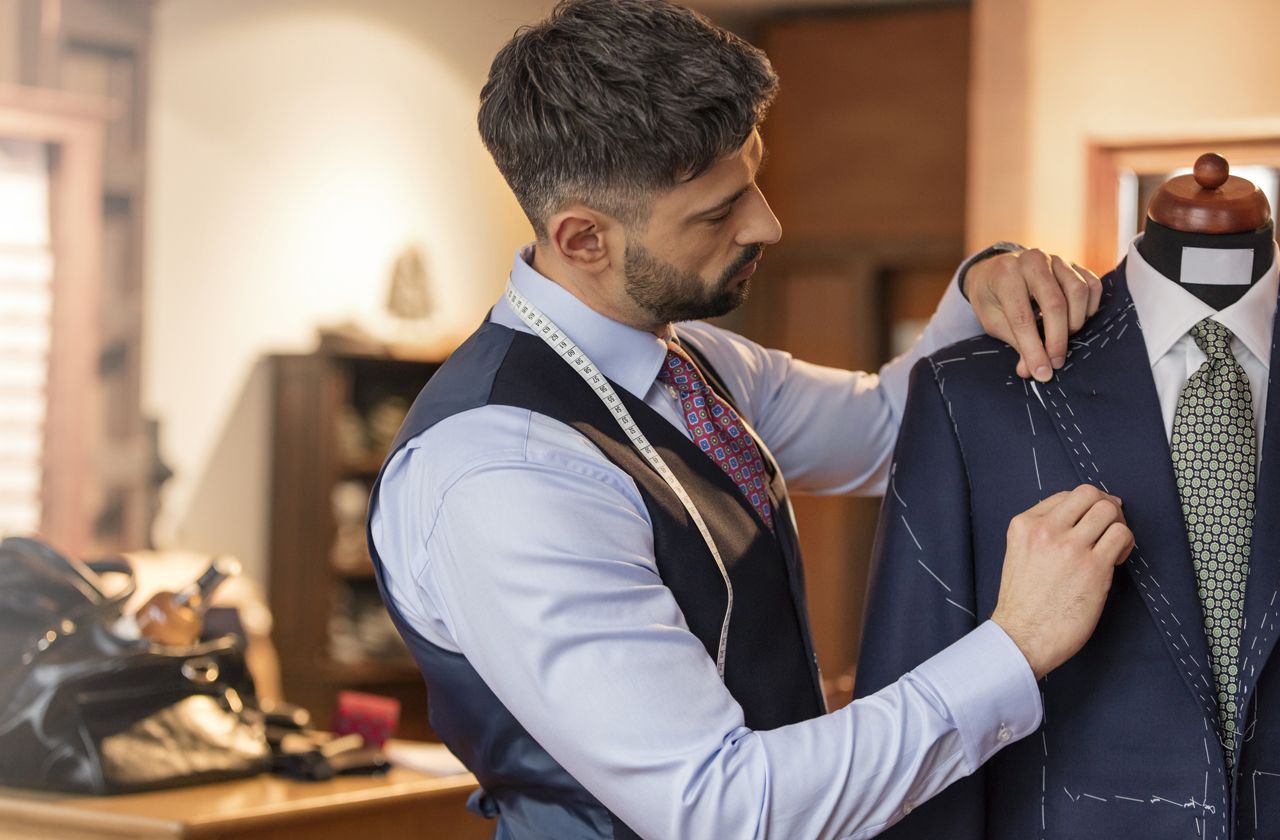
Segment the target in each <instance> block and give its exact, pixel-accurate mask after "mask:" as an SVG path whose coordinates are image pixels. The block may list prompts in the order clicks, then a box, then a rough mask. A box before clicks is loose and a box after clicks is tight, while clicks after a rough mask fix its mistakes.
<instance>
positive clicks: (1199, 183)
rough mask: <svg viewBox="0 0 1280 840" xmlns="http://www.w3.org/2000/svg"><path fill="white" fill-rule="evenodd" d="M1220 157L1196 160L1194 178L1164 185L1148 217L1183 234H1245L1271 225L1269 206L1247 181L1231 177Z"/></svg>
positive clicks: (1176, 179) (1188, 176) (1150, 208)
mask: <svg viewBox="0 0 1280 840" xmlns="http://www.w3.org/2000/svg"><path fill="white" fill-rule="evenodd" d="M1230 173H1231V168H1230V166H1228V164H1227V161H1226V159H1225V158H1223V157H1222V155H1216V154H1214V153H1212V152H1209V153H1207V154H1203V155H1201V156H1200V157H1199V158H1198V159H1197V160H1196V165H1195V174H1193V175H1180V176H1179V177H1177V178H1173V179H1171V180H1170V181H1168V182H1166V183H1165V185H1164V186H1162V187H1161V188H1160V190H1159V191H1158V192H1157V193H1156V194H1155V196H1154V197H1152V199H1151V205H1150V207H1148V209H1147V217H1148V218H1150V219H1151V220H1153V221H1156V222H1159V223H1160V224H1162V225H1164V226H1165V227H1168V228H1172V229H1174V230H1179V231H1182V232H1183V233H1248V232H1250V231H1255V230H1258V229H1259V228H1261V227H1262V226H1263V225H1265V224H1267V223H1268V222H1270V221H1271V205H1270V204H1268V203H1267V197H1266V196H1265V195H1263V194H1262V191H1261V190H1259V189H1258V188H1257V187H1255V186H1254V185H1253V184H1252V183H1250V182H1249V181H1246V180H1245V179H1243V178H1237V177H1236V176H1234V175H1231V174H1230Z"/></svg>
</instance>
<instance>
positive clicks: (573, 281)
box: [529, 245, 673, 340]
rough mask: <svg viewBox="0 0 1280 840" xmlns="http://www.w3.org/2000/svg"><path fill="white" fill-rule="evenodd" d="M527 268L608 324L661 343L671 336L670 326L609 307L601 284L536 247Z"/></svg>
mask: <svg viewBox="0 0 1280 840" xmlns="http://www.w3.org/2000/svg"><path fill="white" fill-rule="evenodd" d="M529 266H530V267H531V268H532V269H533V270H534V271H536V272H538V273H539V274H541V275H542V276H543V277H545V278H547V279H548V280H550V281H551V282H552V283H555V284H556V285H557V286H559V287H560V288H562V289H564V290H565V291H566V292H568V293H569V294H571V295H573V296H574V297H576V298H577V299H578V300H580V301H582V302H583V303H584V304H586V305H587V306H589V307H591V309H593V310H595V311H596V312H598V313H600V314H601V315H603V316H604V317H606V318H608V319H609V320H611V321H617V322H618V323H619V324H624V325H626V326H628V327H632V328H633V329H637V330H643V331H645V332H651V333H653V334H654V335H656V336H657V337H658V338H661V339H664V340H665V339H667V338H669V337H670V336H671V335H672V334H673V331H672V329H671V325H670V324H664V323H656V322H653V321H650V320H646V319H644V317H643V315H641V314H639V313H637V312H633V311H632V312H628V311H622V309H621V308H620V307H618V306H615V305H613V304H612V303H611V302H610V301H609V300H607V299H606V297H605V296H604V295H602V294H600V285H601V284H600V283H599V281H598V280H597V279H596V278H595V277H594V276H591V275H584V273H583V272H580V271H575V270H574V269H572V268H570V267H569V266H566V265H565V264H564V263H563V262H561V261H560V260H557V259H555V258H554V257H551V256H548V255H547V254H546V253H545V251H544V249H540V248H538V247H537V245H535V246H533V259H532V260H531V261H530V262H529ZM635 308H638V307H635Z"/></svg>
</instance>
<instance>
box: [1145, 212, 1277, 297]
mask: <svg viewBox="0 0 1280 840" xmlns="http://www.w3.org/2000/svg"><path fill="white" fill-rule="evenodd" d="M1138 252H1139V253H1140V254H1142V258H1143V259H1144V260H1146V261H1147V264H1148V265H1150V266H1151V267H1152V268H1154V269H1155V270H1156V271H1158V272H1160V274H1162V275H1164V276H1165V277H1166V278H1168V279H1169V280H1172V281H1173V282H1175V283H1177V284H1179V285H1180V286H1182V287H1183V288H1184V289H1186V290H1187V291H1188V292H1190V293H1191V294H1193V295H1195V296H1196V297H1198V298H1199V299H1200V300H1202V301H1204V302H1205V303H1206V304H1208V305H1209V306H1211V307H1213V308H1214V309H1216V310H1222V309H1225V308H1227V307H1228V306H1230V305H1231V304H1233V303H1235V302H1236V301H1238V300H1240V298H1242V297H1243V296H1244V294H1245V292H1247V291H1249V289H1250V288H1251V287H1252V286H1253V284H1254V283H1257V282H1258V280H1259V279H1260V278H1261V277H1262V276H1263V275H1264V274H1266V272H1267V269H1268V268H1270V267H1271V262H1272V260H1273V259H1274V257H1275V226H1274V225H1273V224H1271V223H1268V224H1267V225H1266V226H1265V227H1262V228H1260V229H1258V230H1256V231H1249V232H1246V233H1225V234H1205V233H1186V232H1184V231H1179V230H1174V229H1173V228H1169V227H1165V226H1164V225H1162V224H1159V223H1158V222H1153V221H1151V220H1150V219H1148V220H1147V225H1146V229H1145V230H1144V232H1143V235H1142V241H1140V242H1139V243H1138ZM1213 252H1218V253H1216V254H1215V253H1213ZM1225 252H1235V254H1236V256H1237V259H1236V262H1238V263H1239V266H1240V267H1239V268H1238V269H1237V270H1236V272H1235V273H1236V275H1237V276H1234V277H1231V276H1223V274H1219V275H1217V276H1209V275H1208V274H1206V273H1205V272H1204V271H1203V270H1202V269H1201V270H1197V269H1196V266H1202V265H1206V264H1208V265H1213V264H1215V263H1221V264H1225V262H1224V259H1225V260H1226V261H1230V255H1228V254H1227V253H1225ZM1215 257H1216V258H1217V259H1215ZM1230 273H1231V272H1229V271H1224V274H1230Z"/></svg>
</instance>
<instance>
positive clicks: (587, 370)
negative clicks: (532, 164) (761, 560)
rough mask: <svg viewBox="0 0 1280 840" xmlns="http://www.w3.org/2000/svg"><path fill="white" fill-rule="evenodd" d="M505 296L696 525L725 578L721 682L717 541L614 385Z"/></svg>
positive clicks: (513, 294) (512, 293)
mask: <svg viewBox="0 0 1280 840" xmlns="http://www.w3.org/2000/svg"><path fill="white" fill-rule="evenodd" d="M506 297H507V303H508V304H509V305H510V306H511V309H512V311H514V312H515V313H516V315H518V316H520V318H521V319H523V320H524V322H525V323H526V324H528V325H529V327H530V329H532V330H533V334H534V335H536V336H538V337H539V338H541V339H542V340H543V341H544V342H546V344H547V346H548V347H550V348H551V349H552V350H554V351H555V353H556V355H557V356H559V357H560V358H561V359H563V360H564V361H565V362H568V364H569V366H570V367H572V368H573V369H574V370H576V371H577V372H578V375H579V376H581V377H582V378H583V379H584V380H585V381H586V383H587V384H588V385H590V386H591V389H592V390H593V391H595V393H596V396H597V397H599V398H600V401H601V402H603V403H604V404H605V407H606V408H608V409H609V412H610V413H611V414H612V415H613V419H614V420H616V421H617V422H618V425H619V426H620V427H621V428H622V431H623V432H624V433H625V434H626V436H627V438H628V439H629V440H630V441H631V444H632V445H633V446H635V448H636V450H637V451H638V452H639V453H640V454H641V455H642V456H643V457H644V459H645V460H646V461H648V462H649V465H650V466H651V467H653V468H654V470H656V471H657V473H658V475H660V476H662V478H663V480H664V481H666V482H667V486H668V487H670V488H671V490H672V492H673V493H675V494H676V497H677V498H678V499H680V504H682V505H684V509H685V510H686V511H688V513H689V517H690V518H691V519H692V520H693V523H694V524H695V525H696V526H698V532H699V533H700V534H702V540H703V542H705V543H706V544H707V549H708V550H709V551H710V552H711V556H712V557H713V558H714V559H715V561H716V567H717V568H718V569H719V570H720V576H721V577H722V578H724V587H725V591H726V593H727V595H728V600H727V601H726V602H725V609H724V621H723V622H722V623H721V625H720V645H719V648H718V649H717V652H716V671H717V672H719V674H720V680H721V682H723V681H724V664H725V649H726V648H727V647H728V644H729V618H730V617H731V616H732V615H733V584H732V583H731V582H730V581H729V571H728V570H727V569H726V568H725V565H724V560H723V559H721V557H720V549H718V548H716V541H715V539H713V538H712V536H711V531H710V530H708V528H707V523H706V522H705V521H704V520H703V518H702V514H700V513H698V508H697V507H696V506H694V504H693V499H691V498H690V497H689V494H688V493H687V492H686V491H685V489H684V485H682V484H681V483H680V479H678V478H676V476H675V473H673V472H672V471H671V468H670V467H668V466H667V462H666V461H664V460H663V459H662V456H661V455H659V454H658V450H656V449H654V448H653V444H651V443H649V439H648V438H646V437H645V436H644V432H642V431H640V427H639V426H638V425H636V421H635V420H633V419H632V418H631V413H630V412H629V411H627V407H626V406H625V405H624V404H623V402H622V398H621V397H619V396H618V393H617V392H616V391H614V390H613V385H611V384H609V380H608V379H607V378H606V377H605V375H604V374H603V373H601V372H600V369H599V368H598V367H596V365H595V364H594V363H592V361H591V360H590V359H589V358H587V354H586V353H583V352H582V350H581V348H579V347H578V346H577V345H576V344H574V343H573V342H572V341H570V340H569V337H568V336H567V335H565V334H564V331H563V330H561V329H560V328H559V327H557V326H556V324H555V322H554V321H552V320H551V319H550V318H548V317H547V316H546V315H543V314H542V312H541V311H540V310H539V309H538V308H537V307H536V306H534V305H533V304H532V303H529V301H527V300H525V298H524V296H523V295H521V294H520V293H519V292H518V291H516V287H515V286H514V285H512V284H511V283H510V282H508V283H507V290H506Z"/></svg>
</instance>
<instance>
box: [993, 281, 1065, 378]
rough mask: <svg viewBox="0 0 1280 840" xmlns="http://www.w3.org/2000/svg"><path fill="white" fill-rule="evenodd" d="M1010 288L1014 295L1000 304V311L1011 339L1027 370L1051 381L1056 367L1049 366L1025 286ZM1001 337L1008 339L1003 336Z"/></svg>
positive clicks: (1012, 286)
mask: <svg viewBox="0 0 1280 840" xmlns="http://www.w3.org/2000/svg"><path fill="white" fill-rule="evenodd" d="M1010 288H1012V289H1013V290H1014V292H1013V294H1012V295H1011V296H1010V297H1009V298H1008V299H1006V300H1003V301H1001V309H1002V310H1003V311H1004V315H1005V319H1006V321H1007V322H1008V330H1007V334H1008V336H1009V339H1012V342H1011V343H1012V344H1013V346H1014V348H1015V349H1016V350H1017V351H1018V355H1019V356H1021V357H1022V364H1023V365H1024V366H1025V368H1026V370H1027V371H1029V372H1030V373H1031V374H1032V375H1033V376H1034V377H1035V378H1036V379H1038V380H1039V381H1041V382H1048V381H1049V380H1050V379H1052V378H1053V368H1052V367H1050V366H1049V354H1048V353H1046V352H1045V349H1044V343H1043V342H1042V341H1041V340H1040V331H1039V330H1038V329H1036V316H1035V313H1034V312H1032V311H1031V300H1030V299H1029V298H1028V297H1027V289H1026V286H1025V285H1024V284H1023V283H1021V282H1019V283H1016V284H1010ZM998 337H999V338H1002V339H1003V338H1005V336H1003V335H1001V336H998ZM1009 339H1005V340H1009Z"/></svg>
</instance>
